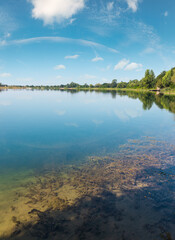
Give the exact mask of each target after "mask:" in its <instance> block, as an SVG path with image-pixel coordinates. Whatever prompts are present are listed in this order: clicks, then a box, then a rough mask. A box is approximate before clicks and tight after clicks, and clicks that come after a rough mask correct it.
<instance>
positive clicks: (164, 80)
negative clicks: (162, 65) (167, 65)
mask: <svg viewBox="0 0 175 240" xmlns="http://www.w3.org/2000/svg"><path fill="white" fill-rule="evenodd" d="M171 76H172V70H170V71H168V72H166V74H165V76H164V77H163V78H162V84H163V86H164V87H169V86H170V84H171Z"/></svg>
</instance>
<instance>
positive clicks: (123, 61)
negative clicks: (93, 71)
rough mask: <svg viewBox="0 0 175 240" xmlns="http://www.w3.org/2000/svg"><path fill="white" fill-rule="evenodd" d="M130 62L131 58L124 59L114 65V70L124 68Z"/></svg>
mask: <svg viewBox="0 0 175 240" xmlns="http://www.w3.org/2000/svg"><path fill="white" fill-rule="evenodd" d="M128 63H129V60H127V59H122V60H121V61H120V62H118V63H117V64H116V65H115V66H114V70H119V69H124V67H125V66H126V65H127V64H128Z"/></svg>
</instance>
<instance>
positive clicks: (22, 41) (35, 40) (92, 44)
mask: <svg viewBox="0 0 175 240" xmlns="http://www.w3.org/2000/svg"><path fill="white" fill-rule="evenodd" d="M42 41H50V42H55V43H72V44H79V45H83V46H87V47H94V48H100V49H104V50H106V51H110V52H113V53H118V50H116V49H114V48H110V47H108V46H105V45H103V44H100V43H97V42H93V41H88V40H84V39H73V38H65V37H34V38H26V39H18V40H12V41H4V42H3V44H0V45H3V46H8V45H22V44H29V43H40V42H42Z"/></svg>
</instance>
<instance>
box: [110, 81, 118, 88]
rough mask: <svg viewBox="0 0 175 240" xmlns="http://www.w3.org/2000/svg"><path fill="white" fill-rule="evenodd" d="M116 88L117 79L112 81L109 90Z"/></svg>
mask: <svg viewBox="0 0 175 240" xmlns="http://www.w3.org/2000/svg"><path fill="white" fill-rule="evenodd" d="M116 87H117V79H113V80H112V83H111V88H116Z"/></svg>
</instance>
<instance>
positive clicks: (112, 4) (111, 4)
mask: <svg viewBox="0 0 175 240" xmlns="http://www.w3.org/2000/svg"><path fill="white" fill-rule="evenodd" d="M113 7H114V2H108V3H107V10H108V11H111V10H112V9H113Z"/></svg>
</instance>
